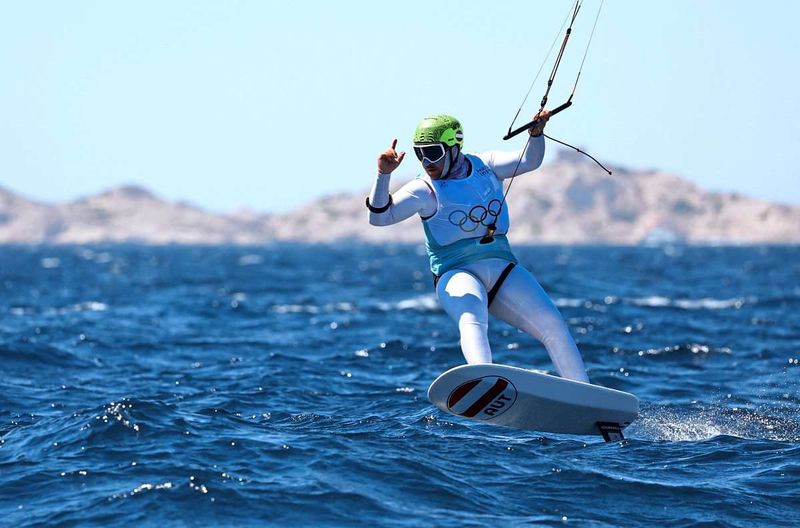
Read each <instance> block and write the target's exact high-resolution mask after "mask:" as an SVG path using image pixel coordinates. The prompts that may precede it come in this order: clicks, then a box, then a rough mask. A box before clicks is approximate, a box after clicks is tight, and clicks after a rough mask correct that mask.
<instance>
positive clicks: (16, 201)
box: [0, 155, 800, 244]
mask: <svg viewBox="0 0 800 528" xmlns="http://www.w3.org/2000/svg"><path fill="white" fill-rule="evenodd" d="M613 169H614V174H613V175H611V176H609V175H607V174H605V173H604V172H602V171H601V170H599V169H598V168H597V167H596V166H595V165H593V164H592V163H591V162H588V163H587V162H585V161H584V160H582V159H578V158H575V157H573V156H569V155H562V156H561V157H560V158H559V159H558V160H556V161H555V162H554V163H552V164H550V165H547V166H545V167H542V168H541V169H540V170H538V171H536V172H534V173H530V174H525V175H522V176H520V177H518V178H517V179H516V181H515V182H514V188H513V190H512V192H511V193H510V194H509V206H510V210H511V221H512V226H513V228H512V232H511V235H510V238H511V239H512V240H513V241H514V242H516V243H531V244H535V243H547V244H575V243H610V244H638V243H643V242H645V243H646V242H661V241H682V242H689V243H735V244H743V243H800V206H790V205H782V204H773V203H769V202H766V201H762V200H755V199H752V198H747V197H743V196H740V195H737V194H720V193H711V192H706V191H703V190H702V189H700V188H698V187H697V186H696V185H694V184H693V183H691V182H689V181H687V180H685V179H682V178H680V177H678V176H675V175H671V174H665V173H661V172H655V171H644V172H642V171H632V170H628V169H625V168H622V167H615V168H613ZM401 184H402V181H398V182H396V183H395V184H394V185H393V188H394V187H398V186H399V185H401ZM366 192H367V191H366V189H365V190H364V192H362V193H359V194H357V195H335V196H327V197H324V198H320V199H318V200H315V201H313V202H311V203H309V204H306V205H305V206H303V207H300V208H298V209H297V210H295V211H292V212H289V213H286V214H281V215H268V214H254V213H237V214H215V213H211V212H208V211H204V210H202V209H200V208H197V207H194V206H192V205H189V204H186V203H181V202H178V203H175V202H169V201H165V200H163V199H160V198H159V197H157V196H155V195H153V194H152V193H150V192H149V191H147V190H145V189H142V188H139V187H130V186H129V187H120V188H116V189H113V190H111V191H108V192H105V193H102V194H98V195H95V196H90V197H87V198H83V199H80V200H76V201H72V202H68V203H60V204H45V203H40V202H36V201H33V200H29V199H26V198H23V197H21V196H18V195H16V194H14V193H12V192H10V191H8V190H4V189H2V188H0V243H31V244H40V243H50V244H82V243H96V242H126V243H145V244H173V243H174V244H223V243H227V244H262V243H268V242H272V241H276V240H292V241H301V242H330V241H334V240H359V241H390V240H393V241H409V242H410V241H420V240H421V237H422V228H421V226H420V225H419V224H420V223H419V220H417V219H411V220H409V221H407V222H404V223H403V224H400V225H396V226H392V227H380V228H379V227H372V226H370V225H369V224H368V223H367V213H366V209H365V208H364V196H365V194H366Z"/></svg>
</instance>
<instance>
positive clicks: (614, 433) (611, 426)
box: [597, 422, 625, 442]
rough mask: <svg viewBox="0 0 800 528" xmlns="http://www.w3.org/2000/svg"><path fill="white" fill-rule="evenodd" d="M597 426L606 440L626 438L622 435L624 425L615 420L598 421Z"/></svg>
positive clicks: (613, 440)
mask: <svg viewBox="0 0 800 528" xmlns="http://www.w3.org/2000/svg"><path fill="white" fill-rule="evenodd" d="M597 428H598V429H600V434H601V435H603V440H605V441H606V442H619V441H621V440H625V437H624V436H622V427H621V426H620V425H619V424H618V423H615V422H597Z"/></svg>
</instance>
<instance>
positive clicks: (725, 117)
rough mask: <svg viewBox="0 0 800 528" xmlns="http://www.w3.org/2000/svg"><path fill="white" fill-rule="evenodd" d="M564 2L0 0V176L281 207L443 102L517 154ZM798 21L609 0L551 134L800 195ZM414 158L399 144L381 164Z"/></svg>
mask: <svg viewBox="0 0 800 528" xmlns="http://www.w3.org/2000/svg"><path fill="white" fill-rule="evenodd" d="M570 5H571V2H569V1H566V0H559V1H556V0H553V1H548V2H531V1H524V0H523V1H514V2H496V3H492V4H489V3H488V2H457V1H440V2H426V1H414V2H396V3H388V2H373V3H366V2H342V3H334V2H330V3H323V2H306V3H288V2H266V1H255V0H254V1H227V2H217V1H207V2H204V1H199V0H193V1H182V2H178V1H176V2H146V1H143V2H135V3H122V2H99V1H98V2H86V1H75V2H11V1H8V2H2V13H3V14H2V17H0V185H2V186H5V187H9V188H11V189H12V190H14V191H17V192H21V193H23V194H25V195H27V196H30V197H34V198H37V199H41V200H47V201H55V200H66V199H73V198H76V197H79V196H83V195H87V194H91V193H95V192H98V191H100V190H104V189H107V188H109V187H112V186H115V185H119V184H123V183H136V184H141V185H144V186H146V187H148V188H151V189H152V190H154V191H156V192H157V193H159V194H161V195H163V196H165V197H168V198H171V199H183V200H188V201H190V202H193V203H196V204H198V205H201V206H203V207H207V208H209V209H213V210H235V209H240V208H250V209H255V210H268V211H283V210H287V209H290V208H292V207H295V206H297V205H300V204H301V203H303V202H305V201H308V200H310V199H312V198H314V197H316V196H319V195H322V194H326V193H331V192H337V191H356V190H362V189H365V188H366V187H368V186H369V185H370V184H371V182H372V179H373V176H374V172H375V157H376V156H377V154H378V152H379V151H380V150H382V149H383V148H385V146H386V145H388V143H389V142H390V141H391V139H392V138H393V137H398V138H400V145H399V147H400V148H409V145H410V137H411V134H412V133H413V130H414V127H415V125H416V123H417V121H419V119H421V118H422V117H424V116H425V115H428V114H432V113H450V114H453V115H455V116H457V117H458V118H459V119H460V120H461V121H462V123H463V125H464V127H465V135H466V147H467V150H472V151H481V150H487V149H499V148H518V147H519V146H521V142H522V141H523V139H522V138H523V136H520V137H519V138H517V141H511V142H503V141H502V140H501V139H500V138H501V137H502V135H503V134H504V133H505V131H506V129H507V127H508V124H509V122H510V120H511V118H512V117H513V115H514V113H515V112H516V109H517V107H518V106H519V104H520V102H521V101H522V97H523V96H524V94H525V92H526V91H527V89H528V86H529V84H530V82H531V81H532V80H533V77H534V75H535V73H536V70H537V69H538V67H539V65H540V64H541V62H542V60H543V58H544V56H545V54H546V52H547V49H548V48H549V46H550V44H551V42H552V41H553V37H554V36H555V34H556V32H557V31H558V28H559V27H560V25H561V22H562V21H563V19H564V16H565V15H566V13H567V11H568V10H569V8H570ZM597 5H598V3H597V2H596V1H595V0H585V3H584V9H583V12H582V13H581V14H580V16H579V18H578V20H577V21H576V23H575V29H574V34H573V39H574V41H572V42H571V43H570V45H569V47H568V48H567V52H566V58H565V62H564V63H563V64H562V66H561V70H560V72H559V76H558V78H557V81H556V85H555V86H554V88H553V91H552V93H551V106H555V105H557V104H559V103H560V102H562V100H564V99H565V98H566V96H567V95H568V93H569V90H570V89H571V85H572V82H573V81H574V76H575V73H576V72H577V66H578V63H579V62H580V58H581V56H582V54H583V50H584V46H585V42H586V38H588V35H589V32H590V30H591V25H592V22H593V20H594V13H595V10H596V8H597ZM798 19H800V3H797V2H790V1H788V0H787V1H783V2H777V1H776V2H752V1H746V2H745V1H722V0H714V1H711V0H709V1H703V2H697V1H690V0H681V1H670V2H641V1H633V0H609V1H607V2H606V5H605V7H604V9H603V13H602V15H601V17H600V21H599V24H598V28H597V32H596V34H595V37H594V42H593V44H592V47H591V49H590V50H589V57H588V59H587V62H586V66H585V67H584V71H583V77H582V79H581V82H580V84H579V86H578V91H577V94H576V96H575V100H574V102H575V104H574V106H573V107H572V108H570V109H569V110H567V111H565V112H564V113H562V114H560V115H559V116H557V117H556V118H553V120H552V121H551V123H550V124H549V125H548V130H547V131H548V133H550V134H551V135H554V136H555V137H558V138H560V139H564V140H566V141H570V142H573V143H575V144H578V145H582V146H584V147H585V148H587V149H588V150H589V151H590V152H591V153H593V154H594V155H595V156H596V157H598V158H599V159H601V160H602V161H604V162H605V161H607V162H609V163H612V164H616V165H625V166H629V167H631V168H657V169H662V170H666V171H670V172H674V173H677V174H679V175H682V176H684V177H686V178H689V179H691V180H693V181H695V182H697V183H698V184H700V185H701V186H702V187H704V188H707V189H711V190H734V191H739V192H741V193H744V194H748V195H753V196H757V197H761V198H766V199H770V200H779V201H782V202H788V203H800V178H799V177H798V167H799V166H800V126H798V122H800V102H799V101H798V96H797V94H798V93H799V92H800V90H798V88H799V86H798V85H800V82H798V81H799V80H800V79H798V76H800V68H798V66H800V64H798V63H799V62H800V59H799V58H798V57H800V54H799V53H798V51H799V50H800V35H799V34H798V33H799V32H798V31H797V29H796V27H795V26H796V21H797V20H798ZM551 60H552V59H551ZM548 67H549V64H548V66H546V69H547V68H548ZM545 77H546V76H545V75H543V76H542V77H541V78H540V79H539V82H538V84H537V85H536V86H535V87H534V90H533V93H532V95H531V98H530V100H529V103H528V105H527V107H526V110H525V113H526V114H530V113H532V112H533V111H535V109H536V106H537V103H538V100H539V99H540V97H541V94H542V92H543V89H544V81H545ZM549 148H550V153H551V154H552V152H553V151H555V149H556V145H554V144H550V146H549ZM417 171H418V165H417V163H416V160H415V159H414V158H413V157H411V156H410V157H408V158H406V160H405V162H404V163H403V165H402V166H401V167H400V169H398V171H397V173H396V174H397V175H398V178H399V177H404V176H405V177H408V176H412V175H414V174H416V173H417Z"/></svg>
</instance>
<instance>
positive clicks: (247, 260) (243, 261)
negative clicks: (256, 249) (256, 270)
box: [239, 255, 264, 266]
mask: <svg viewBox="0 0 800 528" xmlns="http://www.w3.org/2000/svg"><path fill="white" fill-rule="evenodd" d="M263 262H264V257H262V256H261V255H242V256H241V257H239V265H240V266H257V265H258V264H262V263H263Z"/></svg>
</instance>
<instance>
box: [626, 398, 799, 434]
mask: <svg viewBox="0 0 800 528" xmlns="http://www.w3.org/2000/svg"><path fill="white" fill-rule="evenodd" d="M774 413H775V409H774V408H768V409H765V411H764V412H761V411H758V410H751V409H746V408H742V407H732V406H724V405H718V404H702V405H699V406H695V407H691V408H686V407H674V406H651V407H648V408H645V409H642V412H641V414H640V415H639V418H637V420H636V421H635V422H634V424H635V427H634V425H632V426H631V428H632V429H631V431H632V432H631V436H636V437H644V438H646V439H650V440H666V441H672V442H687V441H693V442H694V441H702V440H708V439H711V438H715V437H717V436H732V437H736V438H743V439H750V440H775V441H782V442H798V441H800V422H798V421H797V419H796V416H794V417H790V416H776V415H775V414H774ZM633 431H635V432H633Z"/></svg>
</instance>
